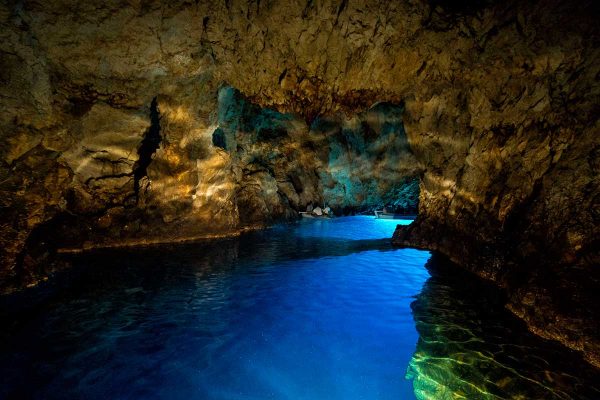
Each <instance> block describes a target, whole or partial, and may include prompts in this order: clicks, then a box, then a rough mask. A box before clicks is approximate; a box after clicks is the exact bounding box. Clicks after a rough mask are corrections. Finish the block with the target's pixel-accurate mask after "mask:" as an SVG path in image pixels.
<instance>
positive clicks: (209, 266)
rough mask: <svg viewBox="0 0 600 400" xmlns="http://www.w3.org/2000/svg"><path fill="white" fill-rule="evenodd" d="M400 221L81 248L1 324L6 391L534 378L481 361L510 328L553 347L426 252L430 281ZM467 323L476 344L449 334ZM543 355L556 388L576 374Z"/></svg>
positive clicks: (199, 391)
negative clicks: (406, 245) (64, 288)
mask: <svg viewBox="0 0 600 400" xmlns="http://www.w3.org/2000/svg"><path fill="white" fill-rule="evenodd" d="M398 222H399V221H394V220H376V219H374V218H373V217H348V218H337V219H332V220H310V221H301V222H299V223H297V224H292V225H281V226H277V227H274V228H272V229H268V230H265V231H260V232H254V233H251V234H248V235H245V236H243V237H241V238H238V239H229V240H222V241H218V242H212V243H209V244H188V245H178V246H164V247H155V248H148V249H137V250H123V251H114V250H112V251H99V252H96V253H94V254H91V255H87V256H83V257H78V258H76V259H75V260H74V262H75V263H76V264H78V265H80V266H83V267H85V268H81V270H82V271H83V276H81V277H80V278H79V280H78V281H77V284H76V285H75V287H74V288H73V289H71V290H70V291H68V292H67V293H65V294H64V295H63V296H61V297H60V298H57V299H55V300H54V301H52V302H51V303H50V304H48V305H46V306H45V307H43V308H42V309H40V310H38V311H37V312H35V313H33V314H28V315H26V316H22V317H20V319H18V320H14V321H11V323H10V324H5V325H6V326H8V325H10V329H8V330H7V332H6V334H5V335H3V338H2V339H3V340H2V343H3V344H2V345H1V347H0V376H2V377H3V380H2V381H0V398H31V397H33V398H43V399H54V398H61V399H65V398H85V399H106V398H111V399H113V398H127V399H134V398H144V399H145V398H164V399H167V398H168V399H190V398H197V399H269V398H271V399H414V398H415V394H414V392H415V391H416V393H417V395H418V396H419V398H421V399H423V398H444V399H445V398H448V399H451V398H461V397H460V396H461V395H462V394H464V393H466V392H465V390H466V389H465V387H473V386H476V387H485V385H487V383H486V382H487V381H488V380H489V378H490V377H493V378H494V379H495V380H496V381H500V385H503V384H504V385H506V382H509V383H510V385H508V386H507V387H509V388H510V389H511V390H513V391H514V392H515V393H521V392H523V390H524V389H523V388H525V387H528V383H527V382H530V380H529V381H527V380H518V379H514V376H515V374H522V375H525V376H527V377H528V378H531V377H533V378H536V377H539V375H540V374H541V375H544V374H542V373H541V372H540V369H539V365H533V366H532V365H531V363H529V364H524V367H523V368H522V370H519V368H520V367H519V365H520V364H519V362H515V363H513V364H512V365H510V369H507V368H505V367H504V364H502V363H500V364H498V363H496V364H494V363H491V364H486V365H484V364H482V363H481V360H480V359H478V354H482V355H484V356H485V357H488V359H489V355H490V354H496V353H497V349H498V347H497V346H499V345H501V347H502V348H503V349H506V350H505V353H502V354H501V356H502V357H504V356H506V357H508V358H510V357H513V358H514V357H519V356H520V355H522V353H523V350H522V349H523V348H522V347H515V346H511V345H508V344H507V343H506V340H509V341H513V342H514V341H517V342H518V344H520V345H522V344H523V343H525V344H527V346H530V347H527V351H528V352H529V353H533V354H535V355H536V357H539V358H542V359H544V357H545V356H546V355H547V352H548V351H554V349H555V348H554V347H551V346H550V347H549V348H547V347H544V346H538V345H536V343H540V341H539V340H538V339H535V340H534V339H531V336H530V335H529V334H527V333H526V332H525V331H524V329H523V327H522V326H521V325H519V324H516V325H515V327H514V328H513V327H512V326H511V328H510V329H511V331H510V332H511V333H510V334H509V333H507V332H508V331H503V330H502V327H504V326H506V323H505V319H506V318H508V317H507V316H506V315H497V316H495V315H496V314H494V312H492V314H489V313H488V314H486V313H485V311H482V310H481V309H480V307H479V305H478V302H477V301H472V299H473V296H471V295H469V296H471V297H467V299H471V300H469V301H467V300H465V297H464V296H463V294H462V292H461V291H460V290H458V291H457V288H458V287H460V285H461V284H464V283H465V282H470V283H469V285H471V284H472V282H471V281H468V280H463V278H460V279H459V280H458V281H456V279H454V278H452V274H450V276H447V275H444V274H439V273H438V272H437V270H436V268H435V265H434V264H435V263H431V262H430V263H429V265H428V267H429V269H431V270H432V271H434V277H433V278H431V279H429V280H428V278H429V273H428V271H427V269H426V268H425V267H424V265H425V264H426V262H427V261H428V259H429V258H430V254H429V253H428V252H424V251H418V250H414V249H393V248H391V247H390V244H389V238H390V237H391V234H392V232H393V230H394V228H395V226H396V224H397V223H398ZM402 222H404V223H408V221H402ZM465 279H467V278H465ZM448 288H450V289H448ZM469 293H470V292H469ZM417 295H418V297H416V301H415V296H417ZM411 303H413V304H412V308H413V309H414V315H413V312H412V311H411ZM484 303H485V302H484ZM485 307H486V309H488V310H498V307H499V306H498V304H495V303H493V301H491V300H490V303H489V304H487V303H486V304H485ZM482 316H483V317H482ZM482 318H483V319H482ZM485 318H488V319H490V321H492V322H493V323H490V321H485ZM494 318H496V320H494ZM415 321H416V324H417V325H416V329H415ZM482 321H484V322H483V323H482ZM486 326H493V327H494V329H493V330H489V329H487V328H486ZM463 328H465V329H468V330H469V332H472V335H471V337H468V338H467V339H468V340H467V342H469V343H470V341H471V340H473V341H474V342H476V343H478V345H477V346H478V347H477V346H476V347H472V346H470V345H464V344H460V340H455V339H456V338H457V334H456V332H461V329H463ZM417 331H418V333H419V334H420V335H421V337H419V335H418V333H417ZM511 335H512V336H511ZM528 335H529V336H528ZM505 337H506V338H505ZM523 337H525V338H526V339H527V340H525V339H522V338H523ZM519 338H521V339H519ZM487 340H489V341H490V346H488V345H487V344H486V341H487ZM519 340H520V342H519ZM523 340H525V341H523ZM499 342H501V343H499ZM436 343H437V344H436ZM457 343H458V344H457ZM544 343H545V342H544ZM548 349H550V350H548ZM460 352H463V353H464V354H466V355H465V356H463V358H462V359H461V358H460V357H458V358H457V354H459V353H460ZM494 352H496V353H494ZM465 357H466V358H467V362H466V363H463V364H461V363H460V362H458V363H457V362H455V361H449V362H441V361H440V360H447V359H458V361H461V360H463V359H465ZM500 359H502V358H501V357H500ZM550 362H551V363H552V362H554V361H550ZM457 365H466V367H464V368H463V367H460V368H457ZM469 366H475V367H474V368H471V367H469ZM407 367H408V377H409V378H414V380H409V379H406V378H405V376H406V375H407ZM440 368H441V370H440ZM480 368H487V369H486V370H483V371H480V370H479V369H480ZM545 368H546V369H550V370H552V371H551V372H552V374H551V375H550V376H551V377H552V378H554V382H555V383H554V384H553V385H554V386H560V387H561V388H562V387H564V385H563V383H564V382H566V383H567V384H571V383H574V382H579V381H577V380H576V379H575V380H574V379H573V378H569V376H570V375H568V374H567V372H565V371H563V370H557V368H558V367H557V366H556V365H554V364H546V365H545ZM490 371H491V372H490ZM565 376H566V377H565ZM559 378H560V379H559ZM507 379H508V380H507ZM557 380H558V381H559V382H561V383H560V384H557V383H556V382H557ZM413 382H414V384H415V388H414V390H413ZM583 382H585V380H584V381H583ZM511 385H512V386H511ZM546 385H547V386H549V388H547V389H546V390H547V391H548V392H549V393H550V392H552V391H553V387H552V385H550V384H547V383H546ZM561 385H562V386H561ZM442 389H443V390H442ZM492 389H493V390H495V391H494V392H493V393H496V394H499V395H501V394H503V393H502V390H501V389H502V388H500V389H498V388H492ZM492 389H490V390H492ZM519 390H520V391H519ZM580 392H581V391H580ZM530 393H537V394H539V393H543V392H540V391H537V392H530ZM431 396H435V397H431ZM442 396H444V397H442ZM469 396H471V393H467V397H466V398H469V399H471V398H476V397H469ZM463 398H464V396H463ZM492 398H494V397H492ZM497 398H511V397H497ZM542 398H551V397H542ZM559 398H560V397H559ZM566 398H568V397H566ZM575 398H578V397H575ZM582 398H584V397H582Z"/></svg>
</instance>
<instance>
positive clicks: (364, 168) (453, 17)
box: [0, 0, 600, 363]
mask: <svg viewBox="0 0 600 400" xmlns="http://www.w3.org/2000/svg"><path fill="white" fill-rule="evenodd" d="M597 19H598V10H597V6H596V5H595V3H594V2H593V1H583V2H575V1H558V0H538V1H531V2H518V1H508V2H494V1H483V2H475V1H472V2H461V3H460V4H459V3H456V2H448V1H434V0H431V1H429V2H427V1H424V0H413V1H407V2H376V1H366V0H356V1H346V0H342V1H313V0H308V1H285V2H283V1H282V2H279V1H256V2H245V1H244V2H241V1H239V2H238V1H235V0H229V1H223V2H191V1H178V2H160V1H144V2H140V1H128V2H127V4H126V5H124V4H123V2H117V1H103V2H100V3H94V4H91V3H86V2H76V1H68V0H64V1H56V2H52V3H29V2H25V3H16V2H10V1H7V0H3V1H2V2H1V7H0V21H1V28H0V52H1V53H2V58H1V61H0V63H1V65H0V71H1V72H0V74H1V75H0V79H1V80H2V86H0V104H1V105H2V110H3V112H2V113H1V114H0V137H1V138H2V140H1V142H0V159H1V160H2V161H1V162H0V163H1V165H0V186H1V187H0V190H2V193H3V196H2V200H1V201H2V204H1V205H2V217H1V218H0V221H1V227H2V232H3V233H2V235H0V245H1V247H2V249H3V250H2V259H3V265H5V267H4V268H3V269H2V277H3V280H5V281H6V280H11V279H13V278H14V277H15V276H21V279H24V278H25V277H27V276H30V278H29V279H24V281H25V282H35V280H36V278H35V277H38V279H39V277H40V276H45V274H46V273H47V271H42V273H40V272H39V271H38V270H37V268H39V265H40V264H39V262H38V263H36V262H34V259H38V260H39V259H44V256H45V255H46V253H47V250H45V249H47V248H50V247H52V246H50V245H48V246H45V244H46V242H47V241H54V242H60V243H59V244H60V245H68V244H70V243H71V244H76V243H77V242H81V241H82V240H83V241H86V240H87V241H89V242H90V243H96V244H98V243H100V244H101V243H107V244H108V243H113V242H115V240H117V241H119V242H122V241H123V240H124V239H128V240H140V241H152V240H175V239H177V238H179V237H182V236H185V237H190V236H194V235H196V236H197V235H205V234H215V233H222V232H229V231H231V230H232V229H236V228H239V227H240V226H242V225H244V224H257V223H265V222H269V221H270V220H272V219H273V218H277V219H279V218H287V217H291V216H292V214H293V213H292V211H291V210H294V209H295V208H302V207H303V206H304V205H305V204H306V203H307V202H309V201H317V202H321V201H326V200H327V201H328V200H329V199H331V201H333V202H335V205H336V206H338V207H343V206H346V205H352V206H360V205H364V204H372V203H373V202H375V201H380V199H381V201H388V199H390V198H393V195H392V197H389V196H390V193H399V192H402V191H403V190H404V189H403V188H404V187H405V185H403V183H405V184H408V185H410V182H406V181H405V180H404V179H405V178H406V177H410V176H412V175H413V174H415V173H419V174H420V178H421V179H420V189H421V191H420V199H419V204H420V205H419V214H420V215H419V218H418V220H417V221H416V222H415V224H413V226H411V227H410V228H409V229H408V230H406V231H404V230H400V231H398V233H397V235H396V240H395V241H396V243H398V244H402V245H413V246H414V245H416V246H421V247H426V248H431V249H436V250H439V251H441V252H443V253H445V254H447V255H448V256H450V257H451V258H452V259H453V260H454V261H456V262H458V263H459V264H461V265H463V266H465V267H466V268H468V269H469V270H471V271H473V272H475V273H477V274H479V275H480V276H482V277H485V278H487V279H490V280H493V281H495V282H497V283H498V284H499V285H500V286H502V287H504V288H506V290H507V292H508V294H509V299H510V301H509V307H510V308H511V309H512V310H513V311H514V312H515V313H516V314H517V315H519V316H521V317H523V318H524V319H525V320H526V321H527V322H528V323H529V326H530V327H531V328H532V330H534V331H536V332H537V333H539V334H542V335H544V336H547V337H553V338H556V339H558V340H561V341H562V342H563V343H566V344H568V345H569V346H571V347H573V348H576V349H579V350H583V351H584V352H585V354H586V355H587V356H588V358H589V359H590V360H591V361H593V362H596V363H598V362H599V361H598V360H599V359H600V358H599V354H600V352H599V341H598V337H597V333H595V332H594V327H595V326H596V324H597V321H598V320H600V319H599V318H598V317H599V314H600V313H599V310H598V303H597V302H596V301H594V297H593V294H594V292H595V291H596V290H597V288H598V282H599V281H600V278H599V276H598V274H599V272H598V268H597V265H598V264H599V255H598V251H597V249H598V248H600V246H599V243H598V237H600V235H599V233H600V232H599V230H600V228H599V226H600V224H599V218H600V202H599V201H598V200H599V198H600V182H599V171H600V161H599V155H600V143H599V139H598V138H599V124H598V118H597V116H598V115H599V109H598V104H599V103H600V102H599V101H598V100H599V85H598V84H597V76H598V73H599V68H600V63H599V62H598V61H599V49H598V27H597ZM226 86H231V87H235V88H237V89H238V90H239V91H240V93H241V94H236V92H235V91H233V92H232V91H231V90H230V89H223V88H224V87H226ZM242 94H243V97H244V98H245V100H243V101H239V100H236V99H235V98H236V96H242ZM231 96H233V98H231ZM154 98H156V99H157V104H158V111H159V113H160V122H159V125H160V129H159V132H160V143H159V147H158V148H157V149H156V151H155V153H153V154H151V157H152V162H151V163H150V164H149V165H148V166H147V168H146V172H147V174H146V175H147V176H139V174H138V178H139V180H138V183H139V189H140V190H137V189H136V184H135V181H136V179H132V176H129V175H124V174H131V173H132V169H135V167H136V166H137V167H139V166H140V165H142V164H143V163H142V164H140V154H139V148H140V143H141V141H142V139H143V138H144V137H148V134H149V132H150V131H151V130H152V129H155V130H154V131H155V132H156V124H153V122H152V121H151V118H150V115H151V111H152V110H151V109H152V100H153V99H154ZM248 104H255V105H256V106H252V105H248ZM376 104H380V106H376V107H375V108H372V107H373V106H374V105H376ZM394 104H395V105H397V106H393V105H394ZM223 105H225V106H223ZM389 105H391V109H386V107H388V106H389ZM401 105H403V108H404V114H403V116H402V120H403V125H404V128H405V130H406V135H407V138H408V145H409V147H410V150H409V149H408V147H407V145H406V143H405V142H403V140H404V139H402V138H401V136H402V135H400V131H401V129H400V126H399V125H398V117H397V113H398V110H397V108H399V107H400V106H401ZM258 106H260V107H262V109H256V108H255V107H258ZM240 107H241V108H242V109H241V110H240V109H239V108H240ZM378 107H379V108H378ZM394 107H396V108H394ZM265 109H266V110H265ZM381 109H386V111H385V112H384V113H383V114H385V115H387V117H386V118H388V119H387V120H385V121H384V120H381V119H380V117H375V116H374V115H379V114H381V113H380V112H381ZM365 110H370V111H365ZM363 112H366V113H367V114H362V113H363ZM247 120H251V121H252V122H251V124H250V125H252V127H248V126H246V125H245V124H246V122H247ZM376 120H377V121H376ZM332 121H333V123H332ZM386 121H387V122H386ZM363 122H367V125H368V129H367V127H366V126H363ZM264 124H266V125H264ZM153 126H154V128H152V127H153ZM255 128H256V129H255ZM284 131H285V134H284ZM394 136H398V137H399V138H400V139H397V140H396V141H395V139H394V138H393V137H394ZM386 137H387V139H386ZM361 140H362V142H361ZM386 140H390V142H389V143H392V142H393V143H394V144H393V145H391V146H390V145H389V143H388V142H386ZM150 143H152V140H150ZM359 147H360V148H361V151H360V152H358V153H357V152H355V151H354V150H353V149H356V148H359ZM363 147H364V148H363ZM148 148H152V146H151V145H150V146H148ZM325 149H327V151H325ZM385 149H391V151H389V152H385V151H384V150H385ZM105 150H106V151H107V152H105ZM363 150H364V151H363ZM382 152H383V153H385V154H387V156H385V157H384V161H381V160H380V157H379V156H377V154H382ZM410 153H412V154H413V155H414V158H412V157H413V155H410ZM393 154H397V155H398V157H397V158H394V157H393V156H392V155H393ZM371 155H373V157H371ZM400 155H408V158H405V157H404V156H402V157H401V156H400ZM402 160H407V161H406V162H404V161H402ZM412 160H415V161H412ZM355 164H356V165H360V166H361V168H351V169H347V167H346V169H344V167H343V166H352V165H355ZM375 164H376V165H377V168H373V170H377V171H378V172H373V173H368V171H369V167H370V166H371V165H375ZM142 166H143V165H142ZM338 167H341V168H338ZM138 170H139V171H143V168H142V169H141V170H140V169H138ZM315 171H316V172H317V173H316V174H315ZM379 171H387V172H385V173H383V172H379ZM388 174H393V177H391V178H390V179H385V178H383V176H388ZM396 174H397V175H396ZM389 176H391V175H389ZM373 188H375V190H376V191H377V193H378V194H377V195H376V196H375V198H376V200H373V199H371V198H370V197H369V194H370V193H372V191H373V190H374V189H373ZM263 194H264V195H263ZM240 205H241V207H240ZM241 209H242V211H240V210H241ZM90 221H91V222H90ZM90 224H92V225H90ZM90 227H93V229H92V230H90ZM173 227H176V229H174V228H173ZM59 231H60V232H66V233H65V234H64V235H50V234H49V232H59ZM84 233H85V234H84ZM57 237H60V239H57ZM115 238H118V239H115ZM41 244H44V245H41ZM55 245H56V243H55ZM29 247H31V249H30V250H27V251H24V249H27V248H29ZM34 256H35V257H34ZM36 271H37V272H36Z"/></svg>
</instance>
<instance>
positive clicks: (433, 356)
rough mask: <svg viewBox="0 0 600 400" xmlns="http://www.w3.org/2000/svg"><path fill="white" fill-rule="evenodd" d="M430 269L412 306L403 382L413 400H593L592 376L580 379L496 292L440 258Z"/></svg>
mask: <svg viewBox="0 0 600 400" xmlns="http://www.w3.org/2000/svg"><path fill="white" fill-rule="evenodd" d="M427 269H428V270H429V272H430V273H431V275H432V276H431V278H429V279H428V280H427V282H425V285H424V286H423V290H422V291H421V293H420V294H419V295H418V296H417V298H416V300H415V301H414V302H413V303H412V304H411V308H412V310H413V316H414V319H415V323H416V328H417V331H418V333H419V341H418V343H417V348H416V350H415V353H414V355H413V357H412V359H411V361H410V364H409V366H408V371H407V374H406V377H407V378H408V379H412V380H413V387H414V391H415V395H416V397H417V399H419V400H426V399H442V400H443V399H485V400H488V399H489V400H492V399H505V398H510V399H549V400H550V399H567V398H571V395H572V394H574V395H576V396H577V398H578V399H590V400H591V399H595V398H598V397H597V396H598V394H600V386H594V385H595V382H598V375H597V372H596V371H593V370H592V371H589V372H588V373H584V372H582V370H581V368H579V367H580V365H581V363H582V362H583V361H582V360H581V358H580V357H579V356H578V355H575V354H574V352H573V353H572V354H571V353H566V352H565V351H564V348H562V347H561V346H559V345H558V344H557V343H555V342H550V341H543V342H540V339H539V338H538V337H535V336H534V335H532V334H530V333H528V332H526V328H525V326H524V324H523V323H522V322H521V321H517V320H515V319H514V318H513V316H512V315H510V314H509V313H508V311H507V310H505V309H504V308H503V299H502V297H501V296H500V293H499V291H498V289H496V288H493V287H490V286H488V285H489V284H486V285H484V284H483V282H481V281H478V280H477V279H476V278H474V277H473V276H472V275H468V274H466V273H464V272H462V273H461V272H460V270H458V269H457V268H456V267H455V266H452V265H450V264H449V262H448V261H447V260H445V259H444V258H442V257H441V256H438V255H434V256H433V257H432V258H431V259H430V260H429V262H428V263H427ZM594 374H595V375H594ZM551 388H552V389H551Z"/></svg>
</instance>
